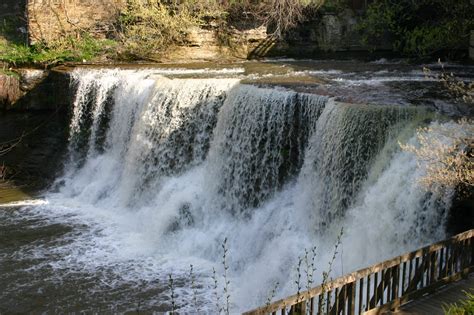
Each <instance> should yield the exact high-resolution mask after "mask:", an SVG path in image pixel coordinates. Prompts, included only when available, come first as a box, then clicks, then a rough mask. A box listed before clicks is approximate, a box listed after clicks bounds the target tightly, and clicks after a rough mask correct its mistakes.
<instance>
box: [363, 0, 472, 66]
mask: <svg viewBox="0 0 474 315" xmlns="http://www.w3.org/2000/svg"><path fill="white" fill-rule="evenodd" d="M473 27H474V10H472V7H471V4H470V2H469V0H447V1H446V0H419V1H412V0H400V1H392V0H376V1H374V2H373V3H372V4H371V5H370V6H369V8H368V10H367V12H366V15H365V16H364V18H363V19H362V21H361V24H360V29H361V31H362V32H363V40H364V42H365V43H366V44H368V45H374V46H377V45H379V44H381V43H383V42H384V41H387V40H389V41H390V42H391V43H392V46H393V49H394V50H396V51H399V52H401V53H403V54H405V55H407V56H412V57H420V58H423V57H428V56H431V55H433V54H435V53H438V52H439V51H440V50H449V49H458V48H462V47H464V46H467V43H468V41H467V36H468V34H469V32H470V30H471V29H472V28H473Z"/></svg>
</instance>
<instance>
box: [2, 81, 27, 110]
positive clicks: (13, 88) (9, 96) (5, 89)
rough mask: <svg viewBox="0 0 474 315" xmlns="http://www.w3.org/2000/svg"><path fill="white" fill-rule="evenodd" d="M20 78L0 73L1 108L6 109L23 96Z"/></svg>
mask: <svg viewBox="0 0 474 315" xmlns="http://www.w3.org/2000/svg"><path fill="white" fill-rule="evenodd" d="M21 94H22V93H21V90H20V80H19V78H18V77H17V76H14V75H11V74H2V73H0V108H1V109H6V108H7V107H9V106H11V104H14V103H15V102H17V101H18V100H19V99H20V97H21Z"/></svg>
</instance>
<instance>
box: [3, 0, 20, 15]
mask: <svg viewBox="0 0 474 315" xmlns="http://www.w3.org/2000/svg"><path fill="white" fill-rule="evenodd" d="M25 4H26V0H2V1H1V3H0V17H5V16H12V15H22V16H24V14H25Z"/></svg>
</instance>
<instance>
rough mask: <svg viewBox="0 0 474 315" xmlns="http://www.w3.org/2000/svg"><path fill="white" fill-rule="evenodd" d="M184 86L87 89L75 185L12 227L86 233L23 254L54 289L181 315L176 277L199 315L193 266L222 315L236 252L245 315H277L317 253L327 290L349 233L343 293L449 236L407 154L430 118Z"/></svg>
mask: <svg viewBox="0 0 474 315" xmlns="http://www.w3.org/2000/svg"><path fill="white" fill-rule="evenodd" d="M168 74H169V73H157V71H155V70H152V69H151V70H147V69H140V70H119V69H76V70H75V71H74V72H73V73H72V83H71V88H72V89H73V91H74V100H73V104H72V109H71V120H70V125H69V144H68V154H67V160H65V163H64V171H63V174H62V175H61V176H60V177H59V178H58V179H57V180H56V181H55V183H54V185H53V186H52V187H51V189H49V190H48V192H46V193H45V194H44V198H43V199H42V200H43V201H42V202H41V203H39V204H37V205H34V206H28V207H25V208H24V209H23V210H21V211H18V212H17V213H16V214H15V216H16V217H15V218H10V219H9V220H20V219H21V218H24V217H36V218H40V220H39V221H40V222H43V223H41V224H46V223H47V224H63V225H66V226H71V227H74V228H73V229H72V230H71V231H69V232H65V234H64V236H63V240H65V241H63V242H58V243H57V244H54V246H51V247H47V246H37V247H35V246H31V247H28V248H25V249H24V250H22V251H20V253H19V255H20V254H21V255H25V256H26V257H28V256H31V257H49V258H48V260H47V261H45V262H44V265H41V264H40V265H38V266H36V267H35V268H46V267H45V266H47V268H51V269H52V270H53V271H55V273H54V274H55V275H52V276H51V277H52V279H54V281H59V282H60V281H62V280H61V276H60V275H64V274H74V273H80V274H89V275H98V278H100V281H101V282H102V283H101V284H100V285H96V286H93V285H92V286H91V287H90V288H89V290H90V291H89V293H87V295H88V296H90V297H91V298H92V297H93V296H94V294H96V293H97V292H99V291H100V290H109V291H111V292H116V291H117V292H118V291H120V290H122V291H124V290H125V291H124V292H125V293H123V294H118V295H117V299H115V300H114V301H113V302H111V303H115V305H116V307H117V308H118V309H119V310H121V311H125V310H134V309H135V304H136V300H137V299H138V298H137V297H136V296H137V295H139V293H137V292H150V293H149V294H146V295H145V296H146V297H145V298H143V297H142V299H143V301H141V302H140V303H141V307H143V308H144V309H147V307H148V308H150V309H156V310H159V311H169V310H170V303H171V302H170V300H171V297H170V292H169V290H168V281H169V280H168V279H169V275H171V276H172V277H173V278H174V279H175V281H174V285H175V286H176V288H175V291H176V296H177V297H176V300H177V305H178V309H179V311H180V312H191V313H192V312H194V311H195V307H194V306H193V305H192V303H190V301H191V300H192V295H193V294H194V293H193V290H192V288H191V287H192V285H191V283H190V277H189V270H190V265H193V268H194V272H195V273H196V284H195V285H193V286H194V287H195V288H196V291H197V300H198V307H199V311H200V312H209V313H214V312H215V297H214V294H213V293H214V289H213V286H214V281H213V279H212V270H213V268H215V269H216V272H217V275H218V285H219V288H218V291H219V292H222V290H223V289H222V286H223V283H224V280H223V279H222V273H223V264H222V258H223V257H222V255H223V250H222V243H223V241H224V239H227V248H228V253H227V256H226V259H227V264H228V266H229V271H228V275H229V278H228V280H229V281H230V285H229V288H230V296H231V297H230V300H231V306H232V312H233V313H234V312H240V311H245V310H249V309H251V308H253V307H256V306H260V305H262V304H264V303H265V301H266V299H267V298H268V296H269V295H270V292H271V290H272V288H273V287H274V286H275V284H276V283H279V285H278V286H277V290H276V292H277V293H276V298H281V297H284V296H285V295H288V294H293V293H295V292H296V286H295V280H294V279H295V277H296V276H297V275H296V269H295V267H296V264H297V261H298V257H299V256H301V255H303V254H304V252H305V249H311V248H313V247H316V249H317V250H316V252H317V256H316V262H317V271H316V273H315V282H316V283H317V281H321V275H322V273H323V272H324V271H325V270H327V268H328V262H329V261H330V259H331V257H332V256H333V251H334V246H335V243H336V239H337V237H338V235H339V234H340V232H341V229H343V234H342V241H341V246H340V249H339V252H338V254H337V257H336V260H335V263H334V266H333V274H332V276H333V277H336V276H338V275H341V274H343V273H348V272H351V271H354V270H356V269H358V268H361V267H365V266H368V265H370V264H372V263H376V262H378V261H381V260H383V259H387V258H390V257H392V256H396V255H399V254H401V253H403V252H406V251H409V250H412V249H415V248H418V247H420V246H422V245H425V244H428V243H431V242H433V241H437V240H440V239H443V238H444V237H445V236H446V235H445V229H444V225H445V223H446V218H447V214H448V209H449V207H450V205H451V195H450V194H445V195H442V196H439V195H436V194H430V193H427V192H426V191H424V190H423V189H422V188H420V187H419V185H418V183H417V181H418V179H419V178H421V177H422V176H423V175H424V170H423V168H422V167H421V166H420V164H419V163H418V162H417V160H416V158H415V156H414V155H413V154H412V153H410V152H404V151H401V150H400V147H399V142H402V143H407V142H408V143H412V144H416V136H415V131H416V129H417V128H418V127H419V126H423V125H426V124H427V122H428V121H433V122H431V124H435V123H437V122H434V121H435V120H436V119H437V116H436V114H434V113H433V112H431V111H430V110H428V109H426V108H424V107H416V106H396V105H394V106H390V105H355V104H344V103H338V102H336V101H334V99H332V98H328V97H325V96H319V95H315V94H309V93H300V92H295V91H292V90H288V89H283V88H275V87H268V86H267V87H262V86H256V85H252V84H244V83H242V80H241V79H240V78H239V77H236V76H232V75H229V73H225V72H224V73H222V75H224V77H220V78H173V77H168V76H167V75H168ZM225 76H228V77H225ZM428 123H429V122H428ZM446 124H449V122H447V123H446ZM2 216H4V215H2ZM0 217H1V216H0ZM124 288H126V289H124ZM114 290H115V291H114ZM127 290H128V291H127ZM154 290H155V291H154Z"/></svg>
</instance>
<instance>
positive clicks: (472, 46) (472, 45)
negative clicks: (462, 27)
mask: <svg viewBox="0 0 474 315" xmlns="http://www.w3.org/2000/svg"><path fill="white" fill-rule="evenodd" d="M469 57H470V58H471V60H474V31H471V40H470V41H469Z"/></svg>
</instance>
